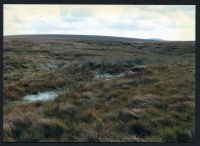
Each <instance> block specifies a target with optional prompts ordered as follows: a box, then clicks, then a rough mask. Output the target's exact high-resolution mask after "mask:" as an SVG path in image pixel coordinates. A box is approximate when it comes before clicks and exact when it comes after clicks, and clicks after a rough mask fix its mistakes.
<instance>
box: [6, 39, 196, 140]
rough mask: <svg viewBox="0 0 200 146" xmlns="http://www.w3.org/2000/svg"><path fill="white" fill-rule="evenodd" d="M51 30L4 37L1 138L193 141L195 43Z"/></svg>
mask: <svg viewBox="0 0 200 146" xmlns="http://www.w3.org/2000/svg"><path fill="white" fill-rule="evenodd" d="M55 37H56V36H54V37H49V38H48V39H47V38H46V36H40V37H31V36H20V37H19V36H6V37H4V70H3V83H4V84H3V133H4V141H5V142H15V141H23V142H44V141H45V142H52V141H53V142H193V141H194V134H195V131H194V129H195V120H194V119H195V111H194V109H195V107H194V106H195V42H181V41H180V42H168V41H166V42H164V41H163V42H162V41H158V42H156V41H153V42H151V41H142V40H140V42H138V41H126V40H121V41H120V40H117V41H114V40H101V39H100V40H98V39H92V40H87V39H86V40H84V39H82V38H81V37H80V38H78V39H65V38H60V37H57V39H55ZM27 96H29V97H27ZM45 97H46V98H48V97H53V98H51V100H43V99H44V98H45ZM24 98H25V99H27V98H28V99H29V100H31V101H33V100H34V99H39V100H36V101H34V102H23V101H24ZM41 98H42V100H40V99H41ZM16 103H17V104H16Z"/></svg>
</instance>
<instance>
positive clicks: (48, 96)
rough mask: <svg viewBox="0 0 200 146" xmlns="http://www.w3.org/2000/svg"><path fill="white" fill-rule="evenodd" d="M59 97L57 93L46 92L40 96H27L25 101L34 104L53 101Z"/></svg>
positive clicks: (39, 94)
mask: <svg viewBox="0 0 200 146" xmlns="http://www.w3.org/2000/svg"><path fill="white" fill-rule="evenodd" d="M57 96H58V93H56V92H53V91H46V92H41V93H38V94H33V95H26V96H25V97H24V98H23V99H24V100H25V101H30V102H34V101H45V100H52V99H54V98H55V97H57Z"/></svg>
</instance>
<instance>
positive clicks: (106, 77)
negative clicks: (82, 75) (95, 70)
mask: <svg viewBox="0 0 200 146" xmlns="http://www.w3.org/2000/svg"><path fill="white" fill-rule="evenodd" d="M130 74H134V72H132V71H129V72H124V73H120V74H109V73H104V74H96V75H95V79H104V80H111V79H114V78H118V77H123V76H126V75H130Z"/></svg>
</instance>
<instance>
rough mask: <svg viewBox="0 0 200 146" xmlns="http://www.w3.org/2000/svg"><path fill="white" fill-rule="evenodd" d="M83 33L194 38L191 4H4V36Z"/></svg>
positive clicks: (173, 38)
mask: <svg viewBox="0 0 200 146" xmlns="http://www.w3.org/2000/svg"><path fill="white" fill-rule="evenodd" d="M16 34H82V35H106V36H122V37H133V38H160V39H166V40H195V6H193V5H171V6H170V5H19V4H17V5H14V4H12V5H10V4H5V5H4V35H16Z"/></svg>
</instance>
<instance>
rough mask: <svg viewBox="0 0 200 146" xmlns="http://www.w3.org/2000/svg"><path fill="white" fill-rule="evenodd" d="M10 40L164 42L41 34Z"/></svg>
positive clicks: (112, 37)
mask: <svg viewBox="0 0 200 146" xmlns="http://www.w3.org/2000/svg"><path fill="white" fill-rule="evenodd" d="M5 37H8V38H12V37H15V38H16V37H17V38H26V39H66V40H94V41H95V40H98V41H123V42H135V43H144V42H155V41H156V42H157V41H159V42H160V41H164V40H161V39H139V38H127V37H114V36H96V35H61V34H59V35H58V34H40V35H10V36H5Z"/></svg>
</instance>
